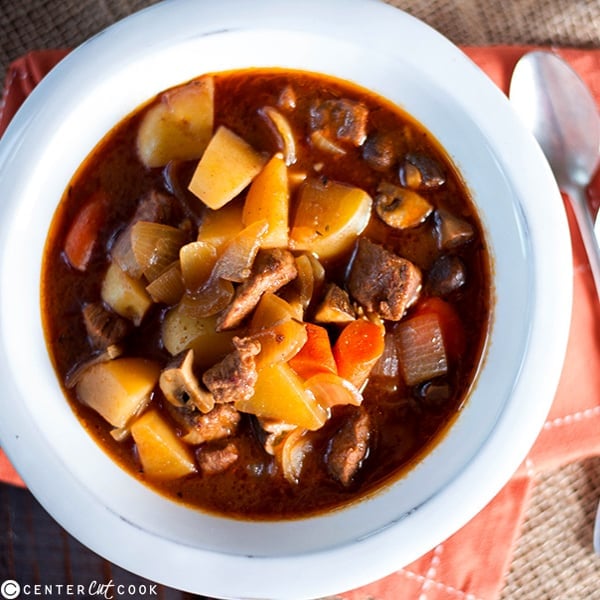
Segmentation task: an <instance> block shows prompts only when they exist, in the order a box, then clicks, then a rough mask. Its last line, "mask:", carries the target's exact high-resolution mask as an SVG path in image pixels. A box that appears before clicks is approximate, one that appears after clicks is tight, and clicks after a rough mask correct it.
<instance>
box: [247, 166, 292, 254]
mask: <svg viewBox="0 0 600 600" xmlns="http://www.w3.org/2000/svg"><path fill="white" fill-rule="evenodd" d="M289 204H290V192H289V185H288V176H287V166H286V164H285V162H284V160H283V155H282V154H275V155H274V156H273V158H271V160H270V161H269V162H268V163H267V164H266V165H265V168H264V169H263V170H262V171H261V172H260V173H259V174H258V176H257V177H256V179H255V180H254V181H253V182H252V184H251V185H250V188H249V189H248V194H247V196H246V202H245V204H244V212H243V219H244V225H246V226H248V225H250V224H252V223H254V222H255V221H262V220H263V219H266V221H267V223H268V226H269V228H268V230H267V233H266V234H265V236H264V237H263V239H262V241H261V244H260V245H261V248H286V247H287V245H288V233H289V224H288V214H289Z"/></svg>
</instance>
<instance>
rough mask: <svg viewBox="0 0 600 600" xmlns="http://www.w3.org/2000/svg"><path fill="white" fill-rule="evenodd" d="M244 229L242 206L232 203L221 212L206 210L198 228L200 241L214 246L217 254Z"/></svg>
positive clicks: (221, 209) (220, 210)
mask: <svg viewBox="0 0 600 600" xmlns="http://www.w3.org/2000/svg"><path fill="white" fill-rule="evenodd" d="M242 229H244V225H243V222H242V204H241V203H239V202H230V203H229V204H227V205H226V206H224V207H223V208H220V209H219V210H211V209H209V208H206V209H205V210H204V213H203V215H202V222H201V223H200V225H199V226H198V238H197V239H198V241H199V242H205V243H208V244H212V245H213V246H214V247H215V248H216V249H217V253H220V252H221V250H222V249H223V247H224V246H225V245H226V244H227V243H228V242H229V240H231V239H232V238H234V237H235V236H236V235H237V234H238V233H239V232H240V231H242Z"/></svg>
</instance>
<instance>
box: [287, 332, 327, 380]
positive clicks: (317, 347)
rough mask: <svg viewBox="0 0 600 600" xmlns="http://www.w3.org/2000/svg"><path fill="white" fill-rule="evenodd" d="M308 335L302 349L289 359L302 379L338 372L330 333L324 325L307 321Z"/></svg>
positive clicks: (291, 365)
mask: <svg viewBox="0 0 600 600" xmlns="http://www.w3.org/2000/svg"><path fill="white" fill-rule="evenodd" d="M305 326H306V333H307V334H308V337H307V339H306V343H305V344H304V346H302V348H300V351H299V352H298V353H297V354H296V355H295V356H294V357H293V358H292V359H290V361H289V365H290V367H292V369H294V371H296V373H297V374H298V375H300V377H302V379H309V378H310V377H312V376H313V375H317V374H318V373H333V374H337V366H336V364H335V359H334V358H333V352H332V350H331V342H330V341H329V334H328V333H327V330H326V329H325V328H324V327H321V326H319V325H314V324H313V323H305Z"/></svg>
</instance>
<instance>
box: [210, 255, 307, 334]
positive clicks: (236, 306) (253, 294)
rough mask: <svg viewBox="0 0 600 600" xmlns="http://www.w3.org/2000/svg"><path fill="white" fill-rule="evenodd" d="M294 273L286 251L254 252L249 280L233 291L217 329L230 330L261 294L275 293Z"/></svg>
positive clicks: (254, 304)
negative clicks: (255, 253)
mask: <svg viewBox="0 0 600 600" xmlns="http://www.w3.org/2000/svg"><path fill="white" fill-rule="evenodd" d="M297 274H298V270H297V268H296V261H295V260H294V256H293V254H292V253H291V252H289V251H288V250H283V249H281V248H275V249H273V250H262V251H260V252H259V253H258V255H257V257H256V260H255V261H254V264H253V265H252V273H251V274H250V277H249V278H248V279H247V280H246V281H244V282H243V283H242V284H241V285H240V286H239V287H238V289H237V291H236V295H235V298H234V299H233V301H232V302H231V304H230V305H229V306H228V307H227V308H226V309H225V310H224V311H223V313H222V314H221V315H220V317H219V320H218V323H217V330H218V331H224V330H226V329H234V328H235V327H238V326H239V325H240V324H241V322H242V321H243V320H244V318H245V317H246V316H247V315H249V314H250V313H251V312H252V310H254V307H255V306H256V305H257V304H258V301H259V300H260V299H261V297H262V295H263V294H265V293H267V292H276V291H277V290H278V289H280V288H282V287H283V286H284V285H285V284H286V283H289V282H290V281H292V280H293V279H294V278H295V277H296V276H297Z"/></svg>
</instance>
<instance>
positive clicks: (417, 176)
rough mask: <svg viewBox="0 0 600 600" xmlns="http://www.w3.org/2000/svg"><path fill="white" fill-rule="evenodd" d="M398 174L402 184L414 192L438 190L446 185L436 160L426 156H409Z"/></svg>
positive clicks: (444, 177)
mask: <svg viewBox="0 0 600 600" xmlns="http://www.w3.org/2000/svg"><path fill="white" fill-rule="evenodd" d="M398 174H399V177H400V183H401V184H402V185H403V186H405V187H408V188H410V189H412V190H431V189H436V188H439V187H442V186H443V185H444V183H446V176H445V175H444V172H443V171H442V167H441V166H440V165H439V164H438V163H437V161H436V160H434V159H433V158H431V157H430V156H426V155H424V154H418V153H410V154H407V155H406V156H405V157H404V160H403V161H402V164H401V165H400V170H399V173H398Z"/></svg>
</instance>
